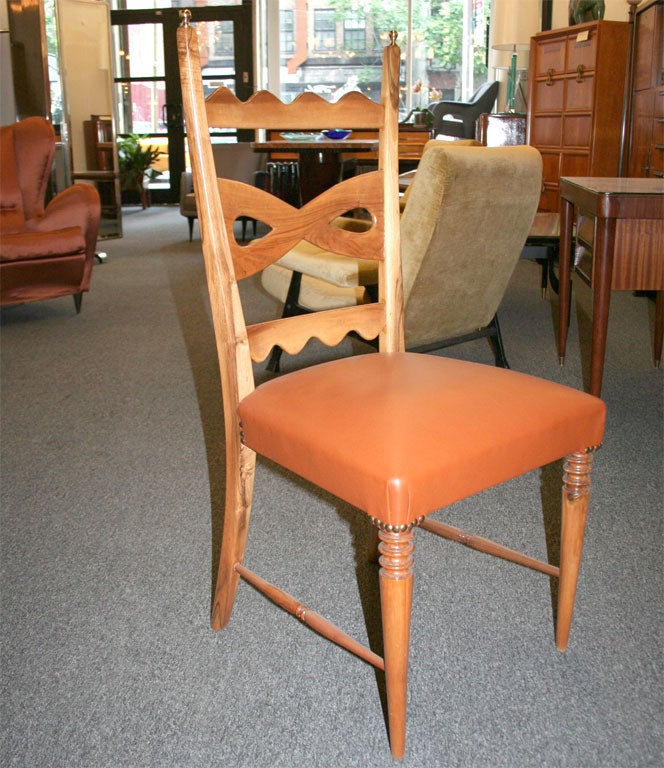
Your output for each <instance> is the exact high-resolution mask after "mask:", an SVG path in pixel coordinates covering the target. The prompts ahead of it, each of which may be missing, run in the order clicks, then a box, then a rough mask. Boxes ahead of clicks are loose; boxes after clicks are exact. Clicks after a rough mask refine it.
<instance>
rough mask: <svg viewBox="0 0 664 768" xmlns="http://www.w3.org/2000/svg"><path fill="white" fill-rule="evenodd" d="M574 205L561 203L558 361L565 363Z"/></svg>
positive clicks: (562, 200) (566, 202)
mask: <svg viewBox="0 0 664 768" xmlns="http://www.w3.org/2000/svg"><path fill="white" fill-rule="evenodd" d="M573 221H574V204H573V203H571V202H570V201H569V200H565V199H564V198H563V199H561V201H560V266H559V270H558V271H559V278H558V283H559V285H558V360H559V362H560V364H561V365H563V363H564V362H565V350H566V347H567V326H568V318H569V306H570V294H571V283H570V275H571V271H572V223H573Z"/></svg>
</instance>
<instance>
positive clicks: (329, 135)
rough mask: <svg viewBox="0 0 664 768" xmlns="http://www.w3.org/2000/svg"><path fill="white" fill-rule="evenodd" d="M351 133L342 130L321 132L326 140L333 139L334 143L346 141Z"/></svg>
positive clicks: (335, 129)
mask: <svg viewBox="0 0 664 768" xmlns="http://www.w3.org/2000/svg"><path fill="white" fill-rule="evenodd" d="M351 133H352V131H346V130H343V129H342V128H334V129H331V130H328V131H322V134H323V136H325V138H326V139H333V140H334V141H341V139H347V138H348V137H349V136H350V135H351Z"/></svg>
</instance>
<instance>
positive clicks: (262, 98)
mask: <svg viewBox="0 0 664 768" xmlns="http://www.w3.org/2000/svg"><path fill="white" fill-rule="evenodd" d="M205 104H206V107H207V114H208V120H209V122H210V125H213V126H216V127H218V128H235V127H237V125H242V127H243V128H266V129H271V128H276V129H280V130H282V131H283V130H294V129H306V130H309V131H310V130H312V129H315V128H318V129H321V130H322V129H325V128H331V127H332V128H333V127H336V126H338V125H341V126H344V127H348V128H356V129H359V128H374V129H375V128H379V127H381V126H382V125H383V110H382V108H381V106H380V104H376V103H375V102H373V101H371V99H368V98H367V97H366V96H364V95H362V94H361V93H359V92H358V91H351V93H347V94H345V95H344V96H342V97H341V98H340V99H339V101H337V102H336V103H334V104H333V103H331V102H329V101H326V100H325V99H323V98H322V97H321V96H318V94H316V93H301V94H300V95H299V96H297V97H296V98H295V99H293V101H292V102H290V103H289V104H284V103H283V102H282V101H280V100H279V99H278V98H277V97H276V96H275V95H274V94H272V93H270V92H269V91H258V92H257V93H255V94H253V96H251V97H250V98H249V99H248V100H247V101H240V100H239V99H238V98H237V96H235V94H234V93H233V92H232V91H231V90H230V89H228V88H226V87H225V86H222V87H220V88H218V89H217V90H216V91H214V93H212V94H210V96H208V98H207V99H206V102H205Z"/></svg>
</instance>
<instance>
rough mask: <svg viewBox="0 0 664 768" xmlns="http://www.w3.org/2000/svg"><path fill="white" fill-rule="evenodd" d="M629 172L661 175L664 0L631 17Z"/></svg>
mask: <svg viewBox="0 0 664 768" xmlns="http://www.w3.org/2000/svg"><path fill="white" fill-rule="evenodd" d="M633 46H634V54H633V59H632V60H633V71H632V84H631V87H632V94H631V121H630V123H631V125H630V145H629V160H628V163H627V173H628V175H629V176H645V177H651V178H660V179H661V178H664V0H650V2H646V3H644V4H643V6H641V7H637V10H636V14H635V18H634V43H633Z"/></svg>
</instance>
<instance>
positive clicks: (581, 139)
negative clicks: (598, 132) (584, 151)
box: [562, 115, 593, 147]
mask: <svg viewBox="0 0 664 768" xmlns="http://www.w3.org/2000/svg"><path fill="white" fill-rule="evenodd" d="M592 130H593V120H592V116H591V115H565V121H564V124H563V142H562V143H563V146H565V147H589V146H590V139H591V137H592Z"/></svg>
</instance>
